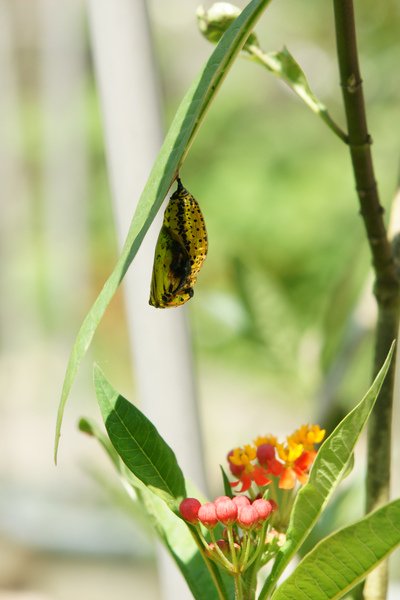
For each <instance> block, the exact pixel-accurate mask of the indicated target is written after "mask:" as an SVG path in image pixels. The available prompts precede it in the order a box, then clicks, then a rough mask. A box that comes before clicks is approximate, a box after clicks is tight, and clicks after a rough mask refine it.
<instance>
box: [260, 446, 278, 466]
mask: <svg viewBox="0 0 400 600" xmlns="http://www.w3.org/2000/svg"><path fill="white" fill-rule="evenodd" d="M273 458H275V448H274V446H273V445H272V444H261V445H260V446H258V448H257V460H258V462H259V463H260V465H266V464H268V461H270V460H271V459H273Z"/></svg>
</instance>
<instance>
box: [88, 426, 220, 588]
mask: <svg viewBox="0 0 400 600" xmlns="http://www.w3.org/2000/svg"><path fill="white" fill-rule="evenodd" d="M79 428H80V429H81V431H84V432H85V433H88V434H89V435H92V436H93V437H95V438H96V439H97V440H98V442H99V443H100V445H101V446H102V447H103V449H104V450H105V451H106V453H107V454H108V456H109V458H110V459H111V461H112V463H113V464H114V466H115V467H116V470H117V473H118V474H119V476H120V479H121V481H122V484H123V487H124V489H125V491H126V492H127V493H128V495H129V498H131V500H132V495H133V494H135V498H136V499H135V502H139V503H140V505H141V507H142V509H143V511H144V513H145V515H146V518H147V523H146V524H147V525H151V526H152V528H153V530H154V531H155V532H156V533H157V534H158V536H159V538H160V539H161V541H162V543H163V544H164V545H165V546H166V547H167V549H168V551H169V552H170V554H171V556H172V558H173V559H174V561H175V562H176V564H177V566H178V568H179V569H180V571H181V572H182V575H183V576H184V578H185V580H186V582H187V584H188V586H189V588H190V590H191V592H192V594H193V597H194V598H197V599H198V600H217V599H219V600H222V599H226V600H227V599H228V598H230V597H231V594H230V593H229V592H227V591H226V589H225V586H226V587H227V589H228V590H230V587H229V583H230V582H225V584H224V583H223V582H222V580H221V576H220V574H219V571H218V568H217V567H216V565H214V564H213V563H211V562H210V561H209V560H207V559H206V560H204V558H203V557H202V555H201V554H200V552H199V550H198V546H197V544H196V541H195V539H194V537H193V535H192V533H191V530H190V529H189V527H188V526H187V524H186V523H185V522H184V521H183V520H182V519H181V518H179V517H178V516H176V515H175V514H174V513H173V512H172V511H171V510H170V509H169V508H168V506H167V505H166V504H165V502H163V500H161V498H159V497H158V496H156V495H155V494H153V492H151V491H150V489H149V488H147V487H146V486H145V485H144V483H143V482H142V481H140V480H139V479H138V478H137V477H136V476H135V475H134V474H133V473H131V472H130V471H129V470H128V469H127V468H126V466H125V464H124V463H123V462H122V461H121V460H120V458H119V457H118V455H117V453H116V452H115V450H114V447H113V446H112V445H111V443H110V441H109V440H108V438H107V437H106V436H105V435H104V434H103V433H102V432H101V430H100V429H99V427H97V425H96V424H95V423H94V422H93V421H91V420H88V419H81V420H80V421H79ZM115 456H116V457H117V460H115ZM132 489H133V490H134V491H132ZM216 586H218V588H219V593H218V591H217V587H216Z"/></svg>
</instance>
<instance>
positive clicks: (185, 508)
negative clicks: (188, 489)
mask: <svg viewBox="0 0 400 600" xmlns="http://www.w3.org/2000/svg"><path fill="white" fill-rule="evenodd" d="M200 506H201V504H200V502H199V501H198V500H197V499H196V498H185V499H184V500H182V502H181V503H180V505H179V512H180V513H181V515H182V517H183V518H184V519H185V521H188V522H189V523H197V521H198V512H199V508H200Z"/></svg>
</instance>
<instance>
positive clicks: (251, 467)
mask: <svg viewBox="0 0 400 600" xmlns="http://www.w3.org/2000/svg"><path fill="white" fill-rule="evenodd" d="M256 458H257V450H256V448H255V447H254V446H251V445H250V444H248V445H246V446H243V448H235V449H234V450H231V451H230V452H229V454H228V464H229V469H230V471H231V473H232V475H235V476H236V477H239V479H238V480H237V481H232V482H231V486H232V487H236V486H238V485H239V484H240V483H241V484H242V486H241V488H240V490H239V491H240V492H241V493H242V492H246V491H247V490H248V489H249V488H250V487H251V484H252V482H253V481H254V482H255V483H256V485H258V486H266V485H268V484H269V483H271V480H270V479H269V477H268V473H267V471H266V469H265V468H264V467H262V466H261V465H257V464H254V461H255V460H256Z"/></svg>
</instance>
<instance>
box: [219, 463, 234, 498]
mask: <svg viewBox="0 0 400 600" xmlns="http://www.w3.org/2000/svg"><path fill="white" fill-rule="evenodd" d="M219 467H220V469H221V475H222V481H223V483H224V492H225V496H228V498H233V492H232V486H231V485H230V483H229V478H228V475H227V474H226V473H225V471H224V468H223V466H222V465H220V466H219Z"/></svg>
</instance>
